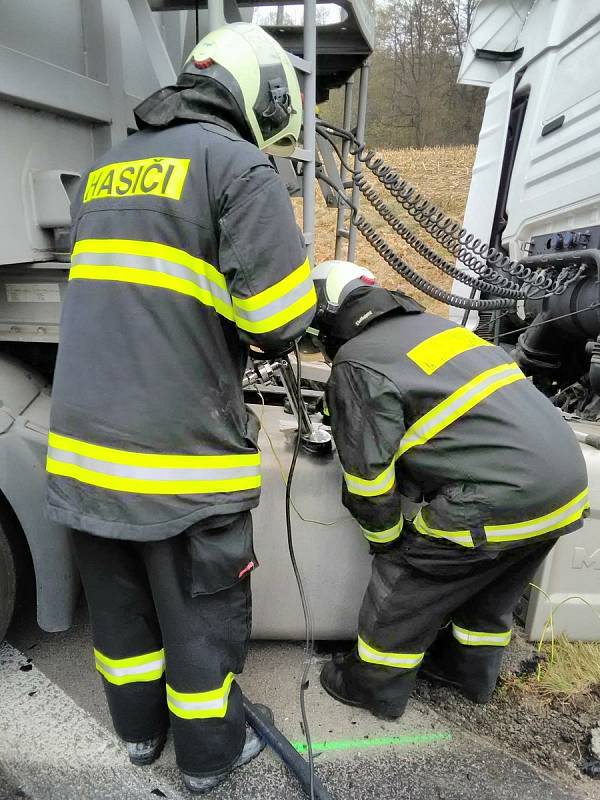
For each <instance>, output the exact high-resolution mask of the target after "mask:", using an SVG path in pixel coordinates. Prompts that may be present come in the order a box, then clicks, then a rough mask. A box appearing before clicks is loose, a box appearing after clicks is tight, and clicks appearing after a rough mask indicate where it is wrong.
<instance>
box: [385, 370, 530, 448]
mask: <svg viewBox="0 0 600 800" xmlns="http://www.w3.org/2000/svg"><path fill="white" fill-rule="evenodd" d="M524 379H525V375H523V373H522V372H521V370H520V369H519V368H518V366H517V365H516V364H514V363H511V364H501V365H500V366H498V367H493V368H492V369H488V370H485V372H482V373H480V374H479V375H477V376H476V377H475V378H473V379H472V380H470V381H469V382H468V383H466V384H464V385H463V386H461V387H460V388H459V389H457V390H456V391H455V392H453V393H452V394H451V395H450V396H449V397H447V398H446V399H445V400H444V401H443V402H441V403H439V404H438V405H437V406H435V407H434V408H432V409H431V411H429V412H428V413H427V414H425V415H424V416H422V417H421V418H420V419H418V420H417V421H416V422H415V423H414V424H413V425H411V426H410V428H409V429H408V430H407V431H406V433H405V434H404V436H403V437H402V442H401V444H400V448H399V449H398V453H397V457H400V456H402V455H404V453H406V452H407V451H408V450H410V449H411V448H413V447H417V446H419V445H423V444H426V443H427V442H428V441H429V440H430V439H432V438H433V437H434V436H436V435H437V434H438V433H440V431H442V430H444V428H447V427H448V426H449V425H451V424H452V423H453V422H455V421H456V420H457V419H459V418H460V417H462V416H464V415H465V414H466V413H467V412H468V411H470V410H471V409H472V408H474V407H475V406H476V405H477V404H478V403H481V402H482V400H485V399H486V398H487V397H489V396H490V395H492V394H493V393H494V392H497V391H498V389H502V388H503V387H504V386H508V385H509V384H511V383H514V382H515V381H520V380H524Z"/></svg>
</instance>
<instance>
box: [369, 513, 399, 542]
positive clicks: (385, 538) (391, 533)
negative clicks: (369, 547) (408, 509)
mask: <svg viewBox="0 0 600 800" xmlns="http://www.w3.org/2000/svg"><path fill="white" fill-rule="evenodd" d="M403 525H404V517H400V520H399V521H398V522H397V523H396V524H395V525H393V526H392V527H391V528H387V530H385V531H370V530H368V529H367V528H363V527H362V525H361V530H362V532H363V534H364V536H365V539H368V540H369V541H370V542H376V543H377V542H379V543H380V544H386V543H387V542H393V541H394V539H397V538H398V537H399V536H400V534H401V533H402V527H403Z"/></svg>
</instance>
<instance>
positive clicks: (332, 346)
mask: <svg viewBox="0 0 600 800" xmlns="http://www.w3.org/2000/svg"><path fill="white" fill-rule="evenodd" d="M313 279H314V281H315V286H316V288H317V296H318V306H317V308H318V310H317V314H316V316H315V320H314V321H313V323H312V327H311V328H309V333H311V334H313V336H314V337H315V338H316V337H318V339H317V342H318V344H319V345H320V347H321V348H322V349H324V352H325V354H326V356H327V357H328V359H329V360H330V361H331V362H332V371H331V377H330V379H329V383H328V386H327V392H326V397H327V406H328V412H329V414H330V416H331V426H332V432H333V436H334V440H335V443H336V446H337V449H338V452H339V457H340V461H341V464H342V468H343V471H344V476H343V503H344V505H345V506H346V507H347V508H348V509H349V511H350V512H351V514H352V515H353V516H354V517H355V519H356V520H357V522H358V524H359V525H360V527H361V529H362V533H363V534H364V536H365V538H366V539H367V541H368V543H369V545H370V548H371V551H372V552H373V553H374V558H373V569H372V577H371V580H370V583H369V585H368V587H367V591H366V593H365V596H364V599H363V603H362V607H361V610H360V616H359V622H358V642H357V644H356V646H355V647H354V649H353V650H352V652H351V653H349V654H347V655H346V656H344V657H339V656H338V657H334V659H333V661H331V662H329V663H328V664H326V665H325V667H324V669H323V671H322V673H321V683H322V685H323V687H324V688H325V689H326V691H327V692H328V693H329V694H330V695H332V696H333V697H335V698H336V699H338V700H340V701H341V702H343V703H347V704H349V705H355V706H360V707H363V708H366V709H368V710H369V711H371V712H372V713H373V714H375V715H376V716H379V717H383V718H396V717H399V716H400V715H401V714H402V713H403V712H404V709H405V707H406V703H407V700H408V696H409V694H410V692H411V690H412V688H413V687H414V684H415V678H416V675H417V673H418V671H419V669H420V668H421V665H423V671H424V673H425V675H426V676H427V675H428V676H429V677H430V678H433V679H434V680H438V681H442V682H444V683H448V684H451V685H453V686H456V687H459V688H460V690H461V691H462V692H463V694H464V695H465V696H466V697H468V698H469V699H471V700H473V701H475V702H481V703H483V702H486V701H488V700H489V699H490V697H491V695H492V692H493V691H494V688H495V686H496V681H497V678H498V674H499V671H500V664H501V659H502V653H503V650H504V648H505V647H506V645H507V644H508V643H509V641H510V637H511V621H512V614H513V611H514V609H515V606H516V604H517V602H518V600H519V598H520V597H521V595H522V593H523V591H524V590H525V588H526V587H527V584H528V582H529V581H530V580H531V578H532V576H533V574H534V572H535V571H536V569H537V568H538V566H539V565H540V564H541V562H542V561H543V560H544V558H545V557H546V555H547V554H548V553H549V551H550V550H551V548H552V546H553V545H554V543H555V542H556V540H557V538H558V537H559V536H562V535H563V534H567V533H569V532H571V531H574V530H576V529H578V528H580V527H581V525H582V517H584V516H585V515H586V513H587V509H588V508H589V503H588V489H587V476H586V469H585V464H584V460H583V456H582V454H581V451H580V448H579V445H578V444H577V442H576V440H575V437H574V436H573V433H572V432H571V429H570V428H569V426H568V425H567V423H566V422H565V421H564V420H563V419H562V417H561V415H560V412H559V411H558V410H557V409H556V408H555V407H554V406H553V405H552V404H551V403H550V402H549V400H548V399H547V398H545V397H544V396H543V395H542V394H541V393H540V392H539V391H538V390H537V389H536V388H535V387H534V386H533V385H532V383H531V382H530V381H528V380H526V378H525V376H524V375H523V373H522V372H521V371H520V370H519V368H518V367H517V365H516V364H515V363H514V362H513V361H512V360H511V358H510V357H509V356H508V355H507V353H506V352H505V351H504V350H502V349H501V348H499V347H494V346H492V345H490V343H489V342H486V341H484V340H483V339H480V338H479V337H478V336H476V335H475V334H474V333H472V332H471V331H469V330H466V329H465V328H461V327H460V326H458V325H455V324H454V323H452V322H450V321H448V320H447V319H443V318H441V317H438V316H435V315H433V314H428V313H424V312H423V309H422V307H421V306H419V305H418V304H417V303H416V302H414V301H413V300H411V299H410V298H409V297H407V296H405V295H403V294H400V293H396V292H389V291H386V290H385V289H383V288H380V287H379V286H377V285H376V284H375V280H374V277H373V275H372V274H371V273H370V272H369V271H368V270H366V269H363V268H361V267H358V266H356V265H353V264H349V263H346V262H325V263H324V264H321V265H319V266H318V267H317V268H316V269H315V270H314V271H313ZM401 493H402V495H404V496H406V497H407V498H409V499H410V500H412V501H415V502H417V503H421V504H422V506H421V509H420V511H419V512H418V513H417V514H416V516H415V517H414V518H413V519H412V520H411V521H408V520H406V519H404V518H403V515H402V509H401Z"/></svg>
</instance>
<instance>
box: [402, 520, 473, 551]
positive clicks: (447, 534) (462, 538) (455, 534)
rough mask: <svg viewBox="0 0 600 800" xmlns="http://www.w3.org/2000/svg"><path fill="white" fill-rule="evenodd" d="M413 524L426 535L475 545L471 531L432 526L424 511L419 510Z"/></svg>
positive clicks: (464, 544)
mask: <svg viewBox="0 0 600 800" xmlns="http://www.w3.org/2000/svg"><path fill="white" fill-rule="evenodd" d="M413 525H414V526H415V528H416V529H417V531H418V532H419V533H422V534H424V535H425V536H432V537H433V538H435V539H449V540H450V541H451V542H454V543H455V544H460V545H462V546H463V547H475V545H474V543H473V537H472V536H471V531H443V530H440V529H438V528H431V527H430V526H429V525H428V524H427V523H426V522H425V520H424V519H423V512H422V511H419V513H418V514H417V516H416V517H415V518H414V520H413Z"/></svg>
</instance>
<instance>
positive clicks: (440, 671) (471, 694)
mask: <svg viewBox="0 0 600 800" xmlns="http://www.w3.org/2000/svg"><path fill="white" fill-rule="evenodd" d="M419 678H424V679H425V680H426V681H429V682H430V683H434V684H435V683H438V684H442V685H443V686H451V687H452V688H454V689H457V690H458V691H459V692H460V693H461V694H462V695H463V697H466V698H467V700H470V701H471V702H472V703H478V704H480V705H485V704H486V703H489V702H490V700H491V699H492V695H493V694H494V689H495V688H496V682H495V681H494V682H493V683H491V682H490V681H482V682H481V683H480V682H479V681H476V680H473V678H472V676H470V679H469V678H467V677H466V676H465V675H460V674H459V672H458V671H457V670H452V668H451V665H450V664H441V663H440V662H439V661H438V660H437V659H435V658H433V657H432V656H429V655H427V656H425V660H424V661H423V665H422V666H421V669H420V670H419ZM478 683H479V684H480V685H477V684H478Z"/></svg>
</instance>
